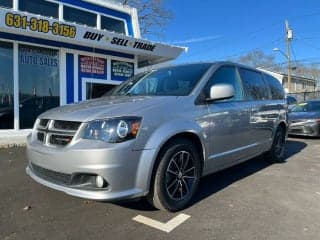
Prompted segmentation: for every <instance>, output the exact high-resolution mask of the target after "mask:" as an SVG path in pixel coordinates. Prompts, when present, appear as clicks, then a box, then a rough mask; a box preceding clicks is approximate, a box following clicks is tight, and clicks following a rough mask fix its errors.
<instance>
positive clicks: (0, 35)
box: [0, 32, 134, 59]
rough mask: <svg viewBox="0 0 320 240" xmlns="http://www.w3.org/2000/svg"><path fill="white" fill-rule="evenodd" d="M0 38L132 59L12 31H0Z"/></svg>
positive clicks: (120, 54) (108, 51)
mask: <svg viewBox="0 0 320 240" xmlns="http://www.w3.org/2000/svg"><path fill="white" fill-rule="evenodd" d="M0 38H4V39H10V40H14V41H21V42H29V43H34V44H42V45H45V46H52V47H61V48H67V49H73V50H80V51H85V52H91V53H100V54H104V55H111V56H115V57H122V58H129V59H134V55H132V54H127V53H121V52H115V51H111V50H104V49H98V48H92V47H85V46H80V45H75V44H72V43H64V42H58V41H54V40H47V39H42V38H35V37H29V36H23V35H17V34H13V33H6V32H0Z"/></svg>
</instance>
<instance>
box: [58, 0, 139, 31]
mask: <svg viewBox="0 0 320 240" xmlns="http://www.w3.org/2000/svg"><path fill="white" fill-rule="evenodd" d="M57 1H59V2H62V3H67V4H70V5H73V6H77V7H80V8H84V9H88V10H91V11H95V12H98V13H104V14H107V15H110V16H114V17H118V18H122V19H124V20H126V22H127V25H128V33H129V35H130V36H133V26H132V18H131V16H130V15H129V14H126V13H122V12H119V11H116V10H113V9H110V8H106V7H102V6H99V5H96V4H93V3H89V2H84V1H79V0H57Z"/></svg>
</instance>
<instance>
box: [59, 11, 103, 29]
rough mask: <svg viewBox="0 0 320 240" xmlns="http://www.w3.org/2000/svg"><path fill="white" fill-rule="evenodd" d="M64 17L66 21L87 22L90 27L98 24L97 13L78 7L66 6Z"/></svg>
mask: <svg viewBox="0 0 320 240" xmlns="http://www.w3.org/2000/svg"><path fill="white" fill-rule="evenodd" d="M63 18H64V20H66V21H69V22H76V23H80V24H85V25H88V26H90V27H96V26H97V14H94V13H91V12H86V11H83V10H80V9H77V8H72V7H68V6H64V7H63Z"/></svg>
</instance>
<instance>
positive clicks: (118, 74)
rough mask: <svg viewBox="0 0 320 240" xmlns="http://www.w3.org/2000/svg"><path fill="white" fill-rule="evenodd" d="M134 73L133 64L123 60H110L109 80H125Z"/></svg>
mask: <svg viewBox="0 0 320 240" xmlns="http://www.w3.org/2000/svg"><path fill="white" fill-rule="evenodd" d="M133 75H134V64H133V63H130V62H123V61H115V60H112V61H111V80H115V81H125V80H127V79H128V78H130V77H132V76H133Z"/></svg>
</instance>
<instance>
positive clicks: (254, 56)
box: [237, 50, 277, 69]
mask: <svg viewBox="0 0 320 240" xmlns="http://www.w3.org/2000/svg"><path fill="white" fill-rule="evenodd" d="M237 61H239V62H241V63H243V64H246V65H249V66H252V67H255V68H257V67H261V68H273V69H274V68H275V67H277V64H276V63H275V57H274V56H273V55H267V54H265V53H264V52H263V51H261V50H253V51H251V52H249V53H247V54H246V55H243V56H240V57H239V58H238V60H237Z"/></svg>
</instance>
